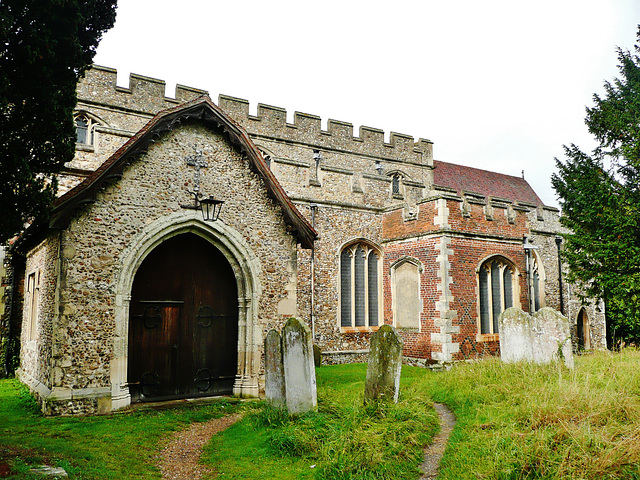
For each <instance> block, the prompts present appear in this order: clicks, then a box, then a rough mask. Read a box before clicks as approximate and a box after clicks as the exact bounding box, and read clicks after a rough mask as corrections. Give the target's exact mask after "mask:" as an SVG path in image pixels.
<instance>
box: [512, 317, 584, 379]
mask: <svg viewBox="0 0 640 480" xmlns="http://www.w3.org/2000/svg"><path fill="white" fill-rule="evenodd" d="M500 357H501V358H502V360H503V361H504V362H509V363H510V362H517V361H522V360H525V361H529V362H534V363H550V362H554V361H555V362H558V361H562V362H564V364H565V366H567V367H568V368H573V352H572V348H571V333H570V326H569V320H568V319H567V318H566V317H565V316H564V315H562V314H561V313H559V312H557V311H556V310H554V309H552V308H549V307H545V308H542V309H540V310H538V311H537V312H536V313H535V314H533V315H529V314H528V313H525V312H523V311H522V310H520V309H519V308H515V307H512V308H509V309H507V310H505V311H504V312H502V314H501V315H500Z"/></svg>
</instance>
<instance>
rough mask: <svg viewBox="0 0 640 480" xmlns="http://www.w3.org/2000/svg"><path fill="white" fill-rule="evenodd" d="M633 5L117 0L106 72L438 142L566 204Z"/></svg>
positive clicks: (623, 1)
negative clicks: (574, 157)
mask: <svg viewBox="0 0 640 480" xmlns="http://www.w3.org/2000/svg"><path fill="white" fill-rule="evenodd" d="M639 23H640V1H638V0H538V1H536V2H524V1H521V0H520V1H518V0H484V1H478V0H459V1H448V0H447V1H445V0H438V1H435V0H421V1H404V0H396V1H393V2H379V1H371V0H370V1H352V0H341V1H335V0H325V1H322V2H304V1H300V0H298V1H277V0H276V1H259V0H255V1H254V0H235V1H205V0H181V1H180V2H175V1H168V0H119V1H118V16H117V20H116V25H115V27H114V28H113V29H112V30H110V31H109V32H107V33H106V34H105V36H104V38H103V40H102V42H101V44H100V46H99V47H98V52H97V55H96V56H95V59H94V61H95V63H96V64H98V65H103V66H107V67H112V68H116V69H117V70H118V84H119V85H121V86H127V85H128V81H129V80H128V77H129V73H131V72H133V73H137V74H141V75H145V76H150V77H155V78H159V79H162V80H165V81H166V82H167V96H170V97H173V96H174V89H175V84H176V83H179V84H182V85H187V86H191V87H197V88H202V89H205V90H208V91H209V93H210V95H211V97H212V99H213V100H214V101H215V102H217V98H218V94H220V93H223V94H227V95H232V96H235V97H240V98H244V99H247V100H249V102H250V103H251V107H250V111H251V112H252V113H255V112H256V109H257V104H258V103H265V104H269V105H275V106H278V107H282V108H286V109H287V114H288V118H289V119H290V120H292V119H293V113H294V112H295V111H300V112H304V113H310V114H314V115H318V116H320V117H322V120H323V126H326V121H327V119H329V118H332V119H335V120H342V121H345V122H350V123H352V124H353V125H354V131H355V132H356V134H357V132H358V127H359V126H360V125H366V126H370V127H376V128H380V129H383V130H385V132H386V135H387V138H388V134H389V132H390V131H394V132H399V133H404V134H407V135H412V136H413V137H415V138H416V139H417V138H420V137H422V138H429V139H431V140H432V141H433V142H434V157H435V159H436V160H442V161H446V162H451V163H459V164H462V165H469V166H473V167H477V168H484V169H487V170H493V171H497V172H501V173H505V174H509V175H517V176H519V175H521V171H522V170H524V171H525V178H526V179H527V180H528V181H529V183H530V184H531V185H532V187H533V188H534V190H536V192H537V193H538V195H539V196H540V197H541V198H542V200H543V201H544V202H545V204H547V205H552V206H557V201H556V198H555V193H554V191H553V189H552V188H551V182H550V177H551V174H552V173H553V171H554V170H555V164H554V157H563V150H562V145H563V144H570V143H576V144H577V145H579V146H581V147H583V148H584V149H586V150H590V149H591V148H592V147H593V146H594V144H593V140H592V137H591V136H590V135H589V133H588V132H587V130H586V127H585V125H584V117H585V107H586V106H591V105H592V96H593V94H594V93H600V94H602V93H603V83H604V81H605V80H612V79H613V78H614V77H616V76H618V70H617V65H618V61H617V54H616V47H617V46H619V47H622V48H623V49H625V50H626V49H629V50H633V45H634V44H635V42H636V32H637V25H638V24H639Z"/></svg>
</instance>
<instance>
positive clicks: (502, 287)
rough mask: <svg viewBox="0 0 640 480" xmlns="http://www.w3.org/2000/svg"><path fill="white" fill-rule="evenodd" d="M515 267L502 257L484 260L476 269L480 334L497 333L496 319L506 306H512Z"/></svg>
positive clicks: (513, 302)
mask: <svg viewBox="0 0 640 480" xmlns="http://www.w3.org/2000/svg"><path fill="white" fill-rule="evenodd" d="M514 275H515V269H514V267H513V265H512V264H511V263H509V262H508V261H507V260H505V259H504V258H502V257H493V258H490V259H489V260H487V261H485V262H484V263H483V264H482V265H481V266H480V269H479V270H478V307H479V308H478V310H479V314H480V322H479V331H480V333H481V334H483V335H484V334H495V333H499V327H498V319H499V317H500V314H501V313H502V312H503V311H505V310H506V309H507V308H510V307H513V306H514V304H515V299H514V295H515V292H514V282H515V280H514Z"/></svg>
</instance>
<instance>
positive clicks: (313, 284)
mask: <svg viewBox="0 0 640 480" xmlns="http://www.w3.org/2000/svg"><path fill="white" fill-rule="evenodd" d="M309 207H310V208H311V226H312V227H313V229H314V230H315V229H316V210H317V208H318V205H317V204H315V203H312V204H311V205H309ZM315 291H316V245H315V242H314V244H313V246H312V247H311V295H310V304H311V305H310V308H311V340H312V342H315V339H316V314H315V311H316V309H315Z"/></svg>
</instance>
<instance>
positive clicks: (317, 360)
mask: <svg viewBox="0 0 640 480" xmlns="http://www.w3.org/2000/svg"><path fill="white" fill-rule="evenodd" d="M313 364H314V365H315V366H316V367H320V366H322V351H321V350H320V347H319V346H318V345H316V344H315V343H314V344H313Z"/></svg>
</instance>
